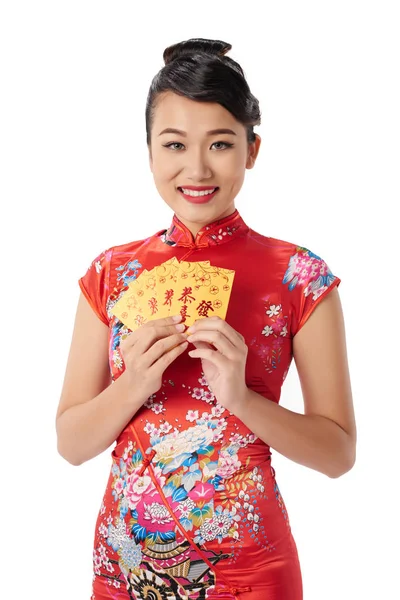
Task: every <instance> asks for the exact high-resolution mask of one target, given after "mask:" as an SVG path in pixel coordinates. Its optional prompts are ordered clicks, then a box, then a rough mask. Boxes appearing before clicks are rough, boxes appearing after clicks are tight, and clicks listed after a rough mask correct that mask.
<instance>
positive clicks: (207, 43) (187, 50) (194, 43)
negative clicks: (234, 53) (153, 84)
mask: <svg viewBox="0 0 400 600" xmlns="http://www.w3.org/2000/svg"><path fill="white" fill-rule="evenodd" d="M231 48H232V46H231V44H227V43H226V42H222V41H221V40H205V39H203V38H191V39H190V40H186V41H184V42H178V43H177V44H173V45H172V46H168V48H166V49H165V50H164V53H163V59H164V63H165V64H166V65H168V64H169V63H171V62H172V61H173V60H175V59H176V58H179V57H180V56H183V55H184V54H195V53H197V52H201V53H205V54H209V55H211V56H212V55H214V56H223V55H224V54H226V53H227V52H229V50H230V49H231Z"/></svg>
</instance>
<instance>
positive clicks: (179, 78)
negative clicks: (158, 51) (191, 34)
mask: <svg viewBox="0 0 400 600" xmlns="http://www.w3.org/2000/svg"><path fill="white" fill-rule="evenodd" d="M231 48H232V46H231V44H227V43H226V42H222V41H220V40H207V39H202V38H192V39H190V40H186V41H184V42H179V43H177V44H174V45H172V46H168V48H166V49H165V50H164V54H163V59H164V63H165V66H164V67H163V68H162V69H161V70H160V71H159V72H158V73H157V75H156V76H155V77H154V79H153V81H152V82H151V85H150V90H149V93H148V96H147V102H146V132H147V144H148V145H150V138H151V128H152V124H153V117H154V108H155V104H156V100H157V97H158V96H159V95H160V94H162V93H163V92H167V91H171V92H174V93H176V94H179V95H180V96H185V97H186V98H190V99H191V100H197V101H199V102H217V103H218V104H221V106H223V107H224V108H226V109H227V110H228V111H229V112H230V113H231V114H232V115H233V116H234V117H235V119H236V120H237V121H239V122H240V123H242V124H243V125H244V126H245V127H246V128H247V140H248V142H254V141H255V134H254V131H253V126H254V125H259V124H260V123H261V113H260V108H259V104H258V100H257V98H255V97H254V96H253V94H252V93H251V91H250V88H249V86H248V83H247V81H246V78H245V75H244V72H243V69H242V67H241V66H240V65H239V63H237V62H236V61H234V60H232V58H230V57H229V56H225V54H226V53H227V52H228V51H229V50H230V49H231Z"/></svg>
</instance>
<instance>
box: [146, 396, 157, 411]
mask: <svg viewBox="0 0 400 600" xmlns="http://www.w3.org/2000/svg"><path fill="white" fill-rule="evenodd" d="M155 397H156V395H155V394H152V395H151V396H149V398H148V399H147V400H146V402H145V403H144V406H145V407H146V408H151V407H152V406H153V404H154V398H155Z"/></svg>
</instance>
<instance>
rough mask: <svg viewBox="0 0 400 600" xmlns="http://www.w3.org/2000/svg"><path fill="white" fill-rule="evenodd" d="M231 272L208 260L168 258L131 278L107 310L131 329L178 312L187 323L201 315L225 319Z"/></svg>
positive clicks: (192, 321)
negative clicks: (196, 260)
mask: <svg viewBox="0 0 400 600" xmlns="http://www.w3.org/2000/svg"><path fill="white" fill-rule="evenodd" d="M234 276H235V271H234V270H231V269H224V268H222V267H216V266H214V265H210V262H209V261H202V262H186V261H181V262H179V261H178V260H177V259H176V258H171V259H170V260H167V261H166V262H164V263H163V264H162V265H159V266H157V267H154V269H152V270H151V271H146V270H145V271H143V272H142V273H141V274H140V275H139V277H138V278H137V279H135V280H133V281H131V283H130V284H129V287H128V289H127V290H126V292H125V294H124V295H123V296H122V298H120V299H119V300H118V302H117V303H116V304H115V305H114V307H113V308H112V309H111V312H112V313H113V314H114V315H115V316H116V317H118V319H119V320H120V321H121V322H122V323H123V324H124V325H126V326H127V327H129V329H130V330H131V331H135V330H136V329H138V328H139V327H141V326H142V325H144V323H147V321H150V320H153V319H161V318H163V317H168V316H172V315H179V314H181V315H182V321H181V322H182V323H185V325H187V326H188V327H189V326H190V325H192V324H193V323H194V322H195V321H196V320H197V319H201V318H206V317H212V316H218V317H220V318H221V319H225V316H226V313H227V310H228V304H229V298H230V294H231V290H232V284H233V278H234Z"/></svg>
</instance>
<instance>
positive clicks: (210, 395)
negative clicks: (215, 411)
mask: <svg viewBox="0 0 400 600" xmlns="http://www.w3.org/2000/svg"><path fill="white" fill-rule="evenodd" d="M203 400H205V401H206V402H208V404H211V402H212V401H213V400H215V396H214V394H213V393H212V392H210V391H204V393H203Z"/></svg>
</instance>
